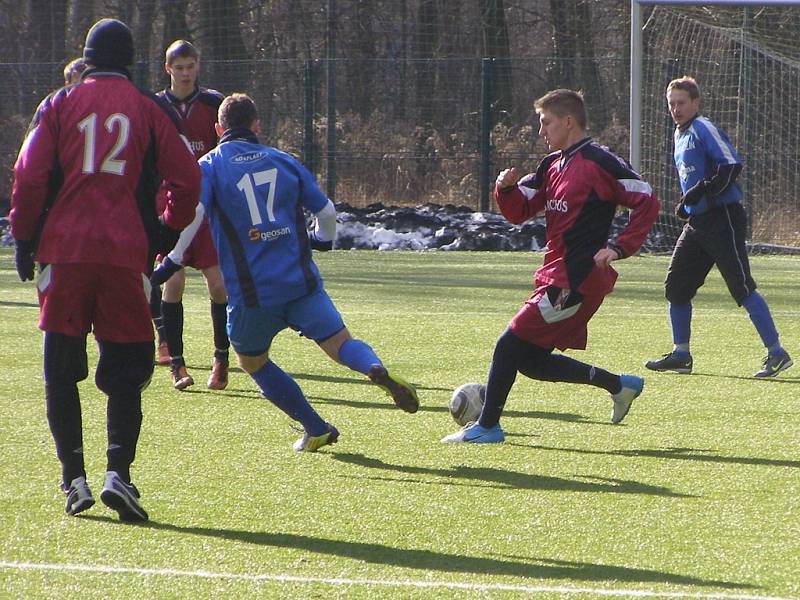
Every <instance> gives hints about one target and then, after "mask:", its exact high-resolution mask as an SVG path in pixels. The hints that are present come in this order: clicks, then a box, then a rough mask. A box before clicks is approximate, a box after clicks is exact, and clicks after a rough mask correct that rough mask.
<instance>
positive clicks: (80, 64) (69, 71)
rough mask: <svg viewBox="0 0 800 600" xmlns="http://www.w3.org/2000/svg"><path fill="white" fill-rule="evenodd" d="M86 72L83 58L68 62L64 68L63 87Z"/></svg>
mask: <svg viewBox="0 0 800 600" xmlns="http://www.w3.org/2000/svg"><path fill="white" fill-rule="evenodd" d="M85 70H86V63H85V62H84V61H83V58H76V59H74V60H71V61H69V63H67V66H66V67H64V85H69V84H71V83H74V82H73V79H75V78H76V77H78V78H80V76H81V74H82V73H83V72H84V71H85Z"/></svg>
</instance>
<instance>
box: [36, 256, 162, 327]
mask: <svg viewBox="0 0 800 600" xmlns="http://www.w3.org/2000/svg"><path fill="white" fill-rule="evenodd" d="M36 285H37V287H38V289H39V307H40V311H39V312H40V314H39V329H42V330H43V331H49V332H51V333H63V334H64V335H71V336H83V335H86V334H87V333H89V332H90V331H92V330H94V335H95V337H96V338H97V339H99V340H103V341H106V342H116V343H134V342H135V343H138V342H152V341H153V323H152V321H151V320H150V305H149V303H148V295H149V293H150V282H149V281H148V280H147V278H146V277H145V276H144V274H142V273H139V272H137V271H134V270H132V269H125V268H122V267H114V266H111V265H102V264H94V263H92V264H85V263H81V264H53V265H48V266H47V267H46V268H45V269H44V271H43V272H42V273H41V274H40V275H39V278H38V279H37V282H36Z"/></svg>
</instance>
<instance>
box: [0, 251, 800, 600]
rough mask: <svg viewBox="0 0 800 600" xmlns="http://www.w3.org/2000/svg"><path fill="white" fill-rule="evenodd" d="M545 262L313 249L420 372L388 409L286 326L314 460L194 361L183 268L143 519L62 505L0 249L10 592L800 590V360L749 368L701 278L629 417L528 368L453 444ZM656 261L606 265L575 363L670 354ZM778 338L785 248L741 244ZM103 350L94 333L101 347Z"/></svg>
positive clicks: (143, 463)
mask: <svg viewBox="0 0 800 600" xmlns="http://www.w3.org/2000/svg"><path fill="white" fill-rule="evenodd" d="M540 260H541V259H540V256H538V255H535V254H528V253H514V254H510V253H492V254H489V253H435V252H430V253H405V252H393V253H376V252H368V251H357V252H344V251H337V252H332V253H328V254H324V255H320V256H318V264H319V265H320V269H321V271H322V272H323V275H324V277H325V280H326V286H327V289H328V291H329V293H330V294H331V296H332V297H333V299H334V302H335V303H336V304H337V306H338V307H339V309H340V311H341V312H342V314H343V316H344V318H345V321H346V323H347V325H348V327H349V329H350V331H351V332H353V334H354V335H356V336H357V337H361V338H362V339H364V340H366V341H368V342H369V343H370V344H371V345H372V346H373V347H374V348H375V349H376V351H377V352H378V353H379V355H380V356H381V357H382V358H383V360H384V362H385V363H386V364H387V365H388V366H389V367H390V368H394V369H395V370H396V371H397V372H398V373H401V374H403V375H404V376H405V377H406V378H408V379H409V380H411V381H413V382H414V383H415V384H416V385H417V386H418V389H419V391H420V396H421V400H422V408H421V409H420V411H419V413H417V414H416V415H408V414H405V413H403V412H401V411H399V410H398V409H396V408H395V407H394V406H393V405H392V404H391V401H390V400H389V399H388V398H387V397H386V396H384V395H383V394H382V393H381V391H380V390H378V389H377V388H375V387H373V386H371V385H369V384H368V382H367V381H366V380H365V379H364V378H363V377H362V376H360V375H359V374H356V373H352V372H350V371H348V370H347V369H345V368H344V367H341V366H338V365H336V364H334V363H332V362H331V361H330V360H328V359H327V358H326V357H325V356H324V355H323V354H322V352H321V351H320V350H319V349H318V348H317V347H316V346H315V345H314V344H313V343H311V342H309V341H308V340H305V339H302V338H299V337H297V336H296V335H295V334H292V333H290V332H284V333H282V334H281V335H280V336H279V337H278V338H277V339H276V341H275V344H274V345H273V350H272V356H273V358H274V359H275V361H276V362H277V363H278V364H279V365H280V366H282V367H283V368H284V369H285V370H286V371H288V372H289V373H291V374H293V375H294V376H295V377H296V379H297V381H298V383H299V384H300V385H301V387H302V388H303V390H304V391H305V392H306V394H307V396H308V398H309V399H310V401H311V402H312V403H313V404H314V405H315V406H316V408H317V409H318V410H319V412H320V413H321V414H322V415H323V417H324V418H326V419H327V420H330V421H331V422H332V423H334V424H335V425H336V426H337V427H338V428H339V429H340V431H341V437H340V441H339V443H338V444H336V445H335V446H332V447H328V448H325V449H323V450H322V451H321V452H319V453H317V454H296V453H294V452H293V451H292V449H291V444H292V442H293V441H294V440H295V439H296V438H297V437H298V433H297V432H295V431H293V430H292V429H291V428H290V422H289V420H288V418H287V417H285V416H284V415H283V414H282V413H280V412H279V411H278V410H277V409H276V408H274V407H272V406H271V405H269V404H268V403H267V402H266V401H265V400H264V399H263V398H261V397H260V395H259V394H258V393H257V391H256V388H255V385H254V384H253V382H252V381H251V380H250V379H249V377H247V376H246V375H245V374H244V373H242V372H238V371H237V372H234V373H233V374H232V379H231V384H230V386H229V387H228V389H226V390H225V391H223V392H213V393H212V392H209V391H208V390H206V389H205V379H206V378H207V376H208V373H209V367H210V359H211V353H212V338H211V324H210V318H209V315H208V313H209V311H208V301H207V300H206V295H205V293H204V286H203V283H202V280H201V279H200V277H199V276H197V274H196V273H194V272H192V275H191V276H190V278H189V286H188V289H187V294H186V298H185V306H186V332H185V339H186V353H185V355H186V357H187V361H188V364H189V367H190V372H191V373H193V375H194V376H195V379H196V381H197V384H196V385H195V386H194V387H193V388H190V389H189V391H187V392H183V393H181V392H177V391H174V390H173V389H172V387H171V385H170V381H169V375H168V371H167V370H166V369H165V368H164V367H157V368H156V373H155V375H154V378H153V382H152V384H151V386H150V387H149V389H148V390H147V391H146V392H145V399H144V408H143V410H144V413H145V421H144V425H143V431H142V436H141V439H140V443H139V451H138V455H137V461H136V463H135V464H134V469H133V479H134V482H135V483H136V484H137V486H138V487H139V489H140V490H141V492H142V496H143V504H144V506H145V507H146V508H147V510H148V511H149V512H150V517H151V521H150V522H149V523H148V524H147V525H144V526H136V525H126V524H121V523H119V522H118V521H117V520H116V513H113V512H111V511H109V510H108V509H106V508H105V507H104V506H103V505H102V504H101V503H100V502H99V501H98V504H96V505H95V506H94V507H93V508H92V509H90V510H89V511H87V512H85V513H83V515H81V517H78V518H73V517H67V516H65V515H64V513H63V494H61V493H60V492H59V490H58V482H59V481H58V480H59V475H60V470H59V466H58V463H57V460H56V457H55V452H54V448H53V443H52V440H51V438H50V433H49V430H48V428H47V423H46V420H45V411H44V400H43V383H42V378H41V339H42V338H41V335H40V333H39V332H38V330H37V329H36V321H37V316H38V309H37V306H36V300H35V294H34V289H33V287H32V285H31V284H30V283H28V284H25V285H23V284H21V283H19V281H18V280H17V277H16V272H15V271H14V269H13V260H12V253H11V252H10V251H8V250H4V251H2V253H0V265H2V268H0V307H2V308H1V310H2V312H1V313H0V315H2V317H1V319H0V329H1V330H2V352H3V356H2V359H3V367H4V368H3V370H2V376H0V377H2V382H3V393H2V394H0V457H1V458H0V482H1V484H0V598H26V599H27V598H66V597H72V598H110V597H114V598H122V599H125V598H212V597H214V598H216V597H236V598H253V597H261V598H298V597H306V598H308V597H311V598H323V597H324V598H331V597H333V598H370V599H372V598H475V597H483V598H490V597H491V598H516V597H523V596H535V597H537V598H567V597H568V598H597V597H601V596H612V597H655V598H661V597H668V598H683V597H685V598H800V456H799V455H798V448H800V399H799V398H800V394H798V390H800V388H798V387H797V386H798V384H800V365H798V366H795V367H794V368H793V369H791V370H789V371H787V372H786V373H784V374H782V375H781V376H780V377H779V378H778V379H776V380H769V381H758V380H753V379H752V378H751V377H750V376H751V374H752V373H753V372H755V371H756V370H757V369H758V368H759V366H760V361H761V359H762V357H763V348H762V347H761V344H760V342H759V340H758V337H757V335H756V333H755V331H754V329H753V328H752V326H751V325H750V322H749V320H748V318H747V315H746V313H745V312H744V311H743V310H742V309H738V308H737V307H736V306H735V304H734V303H733V301H732V300H731V299H730V297H729V296H728V295H727V292H726V290H725V287H724V285H723V283H722V281H721V279H720V277H719V275H718V274H717V273H716V272H714V273H713V274H712V275H711V276H710V277H709V281H708V283H707V284H706V286H705V287H704V288H703V289H702V290H701V293H700V295H699V297H698V299H697V300H696V302H695V311H694V314H695V322H694V327H693V329H694V332H693V336H694V340H693V346H692V350H693V354H694V358H695V372H694V374H692V375H684V376H681V375H674V374H673V375H670V374H654V373H647V374H646V375H645V378H646V385H645V390H644V393H643V395H642V396H641V397H640V398H639V399H638V400H637V401H636V402H635V403H634V405H633V408H632V409H631V412H630V414H629V415H628V417H627V418H626V420H625V421H624V422H623V423H622V424H621V425H618V426H613V425H610V424H609V422H608V421H609V414H610V410H611V403H610V400H609V399H608V397H607V395H606V394H605V393H604V392H602V391H600V390H597V389H595V388H589V387H584V386H569V385H566V384H548V383H539V382H534V381H531V380H527V379H524V378H522V377H520V378H519V379H518V380H517V384H516V385H515V387H514V389H513V390H512V392H511V396H510V397H509V400H508V403H507V405H506V412H505V414H504V418H503V421H502V423H503V427H504V429H505V431H506V434H507V440H506V443H505V444H502V445H491V446H471V445H466V446H464V445H455V446H449V445H448V446H446V445H443V444H441V443H440V442H439V440H440V438H441V437H442V436H444V435H446V434H448V433H451V432H452V431H454V430H455V429H457V426H456V425H455V423H454V422H453V421H452V419H451V417H450V415H449V413H448V409H447V402H448V399H449V397H450V393H451V390H452V389H453V388H454V387H456V386H457V385H459V384H461V383H463V382H466V381H483V380H484V379H485V374H486V370H487V367H488V364H489V361H490V357H491V353H492V348H493V345H494V341H495V339H496V338H497V336H498V335H499V334H500V333H501V331H502V330H503V328H504V327H505V325H506V323H507V322H508V320H509V319H510V318H511V316H512V315H513V314H514V313H515V312H516V310H517V309H518V307H519V306H520V304H521V302H522V301H523V300H524V299H525V298H526V297H527V295H528V293H529V291H530V287H531V273H532V271H533V270H534V268H535V267H536V266H537V265H538V264H539V262H540ZM667 260H668V259H667V258H666V257H642V258H633V259H629V260H627V261H624V262H621V263H615V265H616V266H617V268H618V270H619V271H620V274H621V276H620V281H619V283H618V285H617V289H616V291H615V293H614V294H612V295H611V296H610V297H609V298H608V299H607V300H606V303H605V304H604V305H603V307H602V308H601V309H600V311H599V313H598V314H597V315H596V317H595V318H594V319H593V321H592V323H591V325H590V332H589V349H588V350H587V351H585V352H574V353H572V355H573V356H575V357H577V358H579V359H581V360H584V361H587V362H592V363H596V364H598V365H600V366H603V367H605V368H608V369H610V370H612V371H616V372H630V373H636V374H643V373H644V372H645V369H644V367H643V363H644V361H645V360H647V359H650V358H654V357H657V356H659V355H660V354H662V353H664V352H667V351H668V350H669V349H670V347H671V346H670V341H669V337H670V336H669V329H668V324H667V318H666V304H665V301H664V299H663V293H662V284H661V282H662V280H663V277H664V273H665V271H666V266H667ZM753 272H754V274H755V277H756V279H757V281H758V282H759V283H760V285H761V289H762V292H763V294H764V296H765V297H766V298H767V300H768V302H769V303H770V306H771V308H772V311H773V314H774V316H775V319H776V322H777V325H778V328H779V330H780V331H781V333H782V338H783V341H784V344H785V346H786V348H787V349H788V350H789V352H790V353H791V354H793V355H794V356H795V359H798V358H800V319H798V316H800V314H799V313H798V309H797V300H796V297H797V274H798V272H800V260H798V259H796V258H786V257H768V258H764V257H760V258H755V259H753ZM95 360H96V355H95V349H94V346H93V345H90V362H91V361H95ZM80 387H81V394H82V399H83V418H84V432H85V433H84V436H85V450H86V457H87V471H88V473H89V483H90V485H91V486H92V488H93V491H94V493H95V495H96V496H97V495H99V492H100V488H101V487H102V475H103V472H104V471H105V420H104V419H105V417H104V415H105V401H104V398H103V397H102V396H101V395H100V394H99V393H98V392H97V390H96V389H95V388H94V385H93V381H92V377H91V376H90V378H89V380H87V381H86V382H83V383H82V384H81V386H80Z"/></svg>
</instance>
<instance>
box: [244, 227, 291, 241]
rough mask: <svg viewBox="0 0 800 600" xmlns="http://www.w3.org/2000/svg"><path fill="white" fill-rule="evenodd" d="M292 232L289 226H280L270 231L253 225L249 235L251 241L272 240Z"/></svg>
mask: <svg viewBox="0 0 800 600" xmlns="http://www.w3.org/2000/svg"><path fill="white" fill-rule="evenodd" d="M291 233H292V230H291V228H289V227H280V228H278V229H270V230H269V231H261V230H259V229H257V228H256V227H251V228H250V231H248V232H247V237H248V239H249V240H250V241H251V242H272V241H274V240H277V239H278V238H280V237H283V236H284V235H290V234H291Z"/></svg>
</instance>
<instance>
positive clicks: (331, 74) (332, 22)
mask: <svg viewBox="0 0 800 600" xmlns="http://www.w3.org/2000/svg"><path fill="white" fill-rule="evenodd" d="M327 57H328V61H327V62H328V72H327V75H328V98H327V104H326V109H325V112H326V114H327V120H328V126H327V134H328V140H327V148H326V152H325V157H326V164H327V173H328V178H327V188H326V191H327V194H328V198H329V199H330V200H331V202H334V201H335V200H334V198H335V197H336V60H335V59H336V0H328V43H327Z"/></svg>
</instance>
